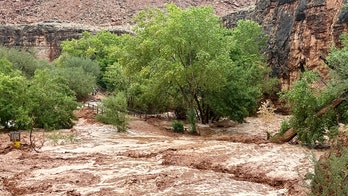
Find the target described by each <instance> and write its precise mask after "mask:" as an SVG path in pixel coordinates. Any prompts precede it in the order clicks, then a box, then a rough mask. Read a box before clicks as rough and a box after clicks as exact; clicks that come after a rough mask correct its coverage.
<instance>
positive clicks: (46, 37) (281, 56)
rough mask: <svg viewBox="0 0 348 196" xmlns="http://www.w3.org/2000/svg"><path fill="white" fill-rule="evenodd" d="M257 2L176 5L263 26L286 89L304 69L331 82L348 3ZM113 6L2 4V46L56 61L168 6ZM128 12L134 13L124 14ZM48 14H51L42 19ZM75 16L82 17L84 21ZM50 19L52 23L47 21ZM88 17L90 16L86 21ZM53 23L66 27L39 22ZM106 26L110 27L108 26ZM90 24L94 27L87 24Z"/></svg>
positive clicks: (271, 57)
mask: <svg viewBox="0 0 348 196" xmlns="http://www.w3.org/2000/svg"><path fill="white" fill-rule="evenodd" d="M255 1H256V0H250V1H247V0H238V1H229V0H227V1H218V0H204V1H194V0H193V1H189V0H185V1H181V0H180V1H179V0H177V1H174V2H175V3H179V5H181V4H182V5H181V6H182V7H187V6H189V5H194V6H197V5H213V6H214V8H215V9H216V10H217V14H218V15H220V16H221V15H224V14H226V13H227V12H228V11H227V9H228V10H230V11H231V12H233V11H234V10H238V11H235V12H233V13H232V14H228V15H225V16H223V17H222V19H223V21H224V24H225V25H226V26H227V27H233V26H235V25H236V23H237V21H238V20H239V19H250V20H254V21H257V22H258V23H259V24H261V25H262V26H263V28H264V30H265V32H266V33H267V34H269V40H268V47H267V49H266V51H265V53H267V55H268V62H269V64H270V66H272V68H273V76H277V77H280V78H281V79H282V82H283V87H285V88H286V87H287V86H288V85H289V84H290V83H292V82H293V81H294V80H296V79H297V78H298V75H299V72H300V71H302V70H304V69H305V68H308V69H311V70H319V71H320V73H321V74H322V76H323V77H324V78H325V77H327V73H328V68H327V67H325V63H324V62H325V57H326V56H327V54H328V52H329V48H330V46H331V45H332V44H338V43H339V36H340V34H341V33H342V32H344V31H347V30H348V25H347V24H348V11H347V10H343V9H342V5H343V4H344V3H347V2H348V0H257V1H256V3H255ZM105 2H107V3H105ZM113 2H114V1H111V0H108V1H103V3H102V2H101V1H100V2H99V1H92V0H86V1H84V2H83V3H82V2H81V1H68V0H64V1H61V0H59V1H57V2H56V1H54V0H50V1H16V2H14V1H8V0H4V1H0V16H2V15H3V17H0V23H2V24H3V25H1V26H0V44H4V45H8V46H18V47H34V48H36V51H37V52H38V54H39V56H41V57H44V58H46V59H49V60H53V59H54V58H56V57H57V56H58V55H59V53H60V48H59V45H60V42H61V41H63V40H66V39H71V38H76V39H77V38H80V37H81V32H83V31H85V30H87V31H91V32H96V31H99V30H101V29H107V30H110V31H113V32H116V33H125V32H127V31H126V30H122V29H119V28H117V26H115V25H117V24H123V22H122V18H123V19H124V20H125V21H127V20H129V18H130V17H132V16H131V13H133V14H134V13H135V12H136V11H137V10H141V9H144V7H145V6H150V7H151V6H159V5H162V6H163V3H164V2H162V1H160V0H153V1H139V2H138V1H137V3H134V1H131V0H124V1H122V2H121V1H120V2H118V3H116V4H115V3H113ZM140 2H141V3H140ZM90 5H93V6H94V7H98V9H100V10H101V11H100V13H104V15H105V13H109V12H110V13H109V14H107V15H105V16H104V15H101V14H98V12H94V10H91V9H90V8H91V6H90ZM8 6H10V7H8ZM127 6H128V7H127ZM64 7H66V9H64ZM7 8H8V9H7ZM12 8H13V9H12ZM58 8H59V9H58ZM111 8H112V9H111ZM241 8H242V9H241ZM128 9H131V10H132V12H129V13H128V12H126V11H124V10H128ZM50 10H51V11H50ZM52 10H53V11H52ZM122 10H123V11H122ZM43 12H45V13H46V14H42V13H43ZM2 13H3V14H2ZM72 13H76V14H77V13H83V14H80V15H81V16H80V15H76V14H75V15H74V14H72ZM93 14H94V15H96V16H98V17H99V18H98V17H94V15H93ZM46 15H47V16H49V18H44V16H46ZM87 15H89V16H91V17H89V18H88V17H87V18H86V16H87ZM92 15H93V17H92ZM128 15H129V16H128ZM110 16H113V17H114V18H115V17H117V18H119V19H117V21H118V20H120V21H121V22H120V21H118V22H117V24H116V23H115V24H114V23H113V19H112V18H110ZM127 16H128V17H127ZM52 18H54V19H57V20H59V21H67V22H66V23H57V22H38V21H44V20H50V19H52ZM100 18H101V19H100ZM29 19H30V21H29ZM89 19H91V20H89ZM24 20H28V23H30V24H25V25H22V24H18V25H13V24H8V23H16V21H19V22H21V21H22V22H23V21H24ZM105 22H106V23H108V24H109V25H105V24H104V23H105ZM89 23H90V24H93V25H94V27H91V26H87V25H86V24H89ZM77 24H79V25H77ZM82 24H84V25H82ZM97 26H104V28H103V27H100V28H97ZM105 26H109V27H110V26H111V27H112V28H105Z"/></svg>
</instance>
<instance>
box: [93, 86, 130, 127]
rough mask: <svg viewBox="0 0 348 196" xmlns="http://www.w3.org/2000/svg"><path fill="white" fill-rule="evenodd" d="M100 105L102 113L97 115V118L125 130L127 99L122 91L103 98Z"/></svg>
mask: <svg viewBox="0 0 348 196" xmlns="http://www.w3.org/2000/svg"><path fill="white" fill-rule="evenodd" d="M101 107H102V111H103V113H102V114H99V115H98V116H97V118H98V120H100V121H101V122H103V123H107V124H112V125H115V126H116V127H117V130H118V131H120V132H125V131H126V130H127V118H126V112H127V100H126V96H125V94H124V93H123V92H119V93H117V95H111V96H109V97H107V98H105V99H103V100H102V105H101Z"/></svg>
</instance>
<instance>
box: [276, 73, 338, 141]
mask: <svg viewBox="0 0 348 196" xmlns="http://www.w3.org/2000/svg"><path fill="white" fill-rule="evenodd" d="M318 79H319V78H318V76H317V75H316V74H315V73H313V72H305V73H303V75H302V76H301V78H300V79H299V80H298V81H297V82H296V83H294V84H293V86H292V88H291V89H290V91H288V92H287V93H286V94H285V95H283V96H282V99H286V100H287V104H288V105H289V108H291V109H290V113H291V114H292V117H291V118H290V120H289V125H290V126H289V127H292V128H294V129H295V130H296V131H297V136H298V139H299V141H301V142H302V143H303V144H306V145H310V146H314V145H317V144H320V143H323V142H324V135H325V134H326V133H327V131H329V134H331V133H330V131H334V129H333V128H334V127H335V126H337V115H336V114H337V113H336V112H335V111H334V109H333V108H329V109H328V110H327V111H326V112H325V113H324V114H322V115H318V114H317V112H318V111H319V110H320V109H322V108H323V107H324V106H326V105H328V103H330V102H331V101H332V100H333V98H334V95H333V94H331V93H330V91H324V90H321V89H319V88H315V87H314V84H316V83H317V82H318ZM284 126H285V124H284ZM282 131H284V130H283V129H282Z"/></svg>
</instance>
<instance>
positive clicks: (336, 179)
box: [307, 148, 348, 196]
mask: <svg viewBox="0 0 348 196" xmlns="http://www.w3.org/2000/svg"><path fill="white" fill-rule="evenodd" d="M314 172H315V173H314V174H308V175H307V177H308V179H310V180H312V182H311V194H310V195H312V196H326V195H348V149H347V148H344V149H342V152H341V153H340V155H338V154H336V153H330V155H329V156H328V158H327V159H321V161H318V162H316V165H315V171H314Z"/></svg>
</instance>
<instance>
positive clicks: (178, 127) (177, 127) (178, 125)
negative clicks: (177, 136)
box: [172, 121, 185, 133]
mask: <svg viewBox="0 0 348 196" xmlns="http://www.w3.org/2000/svg"><path fill="white" fill-rule="evenodd" d="M172 128H173V131H174V132H176V133H184V131H185V129H184V124H182V122H179V121H174V122H173V123H172Z"/></svg>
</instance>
